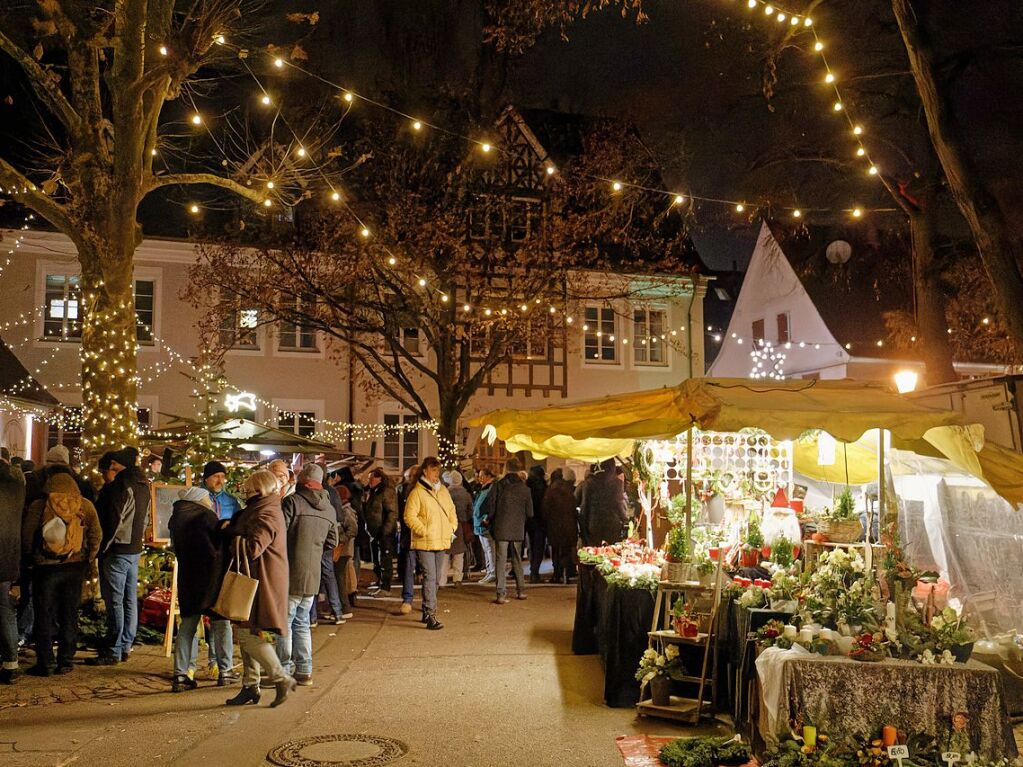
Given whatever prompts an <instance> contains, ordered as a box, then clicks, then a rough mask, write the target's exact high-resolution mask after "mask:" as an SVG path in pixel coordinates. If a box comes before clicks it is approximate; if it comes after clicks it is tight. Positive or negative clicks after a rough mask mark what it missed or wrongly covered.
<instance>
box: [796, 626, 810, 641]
mask: <svg viewBox="0 0 1023 767" xmlns="http://www.w3.org/2000/svg"><path fill="white" fill-rule="evenodd" d="M799 641H800V642H812V641H813V629H812V628H810V627H809V626H804V627H803V628H801V629H799Z"/></svg>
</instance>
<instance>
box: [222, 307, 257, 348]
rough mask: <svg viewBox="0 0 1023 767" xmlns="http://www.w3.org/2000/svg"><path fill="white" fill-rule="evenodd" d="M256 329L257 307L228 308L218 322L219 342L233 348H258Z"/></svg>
mask: <svg viewBox="0 0 1023 767" xmlns="http://www.w3.org/2000/svg"><path fill="white" fill-rule="evenodd" d="M258 329H259V310H258V309H248V308H240V307H236V308H233V309H228V310H227V311H226V312H225V314H224V319H223V321H222V322H221V323H220V344H221V346H225V347H227V348H233V349H258V348H259V337H258V335H257V333H258Z"/></svg>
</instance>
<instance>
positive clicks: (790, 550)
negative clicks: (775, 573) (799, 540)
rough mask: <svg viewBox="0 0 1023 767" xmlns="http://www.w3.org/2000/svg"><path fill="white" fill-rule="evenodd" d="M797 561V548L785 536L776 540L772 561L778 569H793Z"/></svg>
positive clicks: (773, 545) (772, 551)
mask: <svg viewBox="0 0 1023 767" xmlns="http://www.w3.org/2000/svg"><path fill="white" fill-rule="evenodd" d="M795 560H796V546H795V544H794V543H792V541H790V540H789V539H788V538H786V537H785V536H784V535H782V536H780V537H778V538H775V539H774V543H773V544H772V545H771V561H772V562H774V563H775V564H776V565H778V567H785V568H787V567H791V566H792V563H793V562H795Z"/></svg>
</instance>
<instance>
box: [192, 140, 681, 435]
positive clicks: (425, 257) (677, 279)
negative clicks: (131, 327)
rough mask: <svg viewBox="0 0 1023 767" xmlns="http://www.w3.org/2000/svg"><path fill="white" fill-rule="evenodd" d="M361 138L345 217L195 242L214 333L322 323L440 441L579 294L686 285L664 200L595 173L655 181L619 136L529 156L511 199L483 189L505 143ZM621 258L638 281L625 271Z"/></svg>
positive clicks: (553, 337) (500, 164)
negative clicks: (366, 158) (532, 187)
mask: <svg viewBox="0 0 1023 767" xmlns="http://www.w3.org/2000/svg"><path fill="white" fill-rule="evenodd" d="M406 139H408V137H406ZM362 142H363V145H362V146H360V147H359V149H358V152H357V153H359V154H371V155H372V157H373V160H372V161H371V162H367V163H366V164H365V165H363V166H362V167H360V168H359V169H358V170H357V171H356V172H355V173H353V181H354V183H353V185H352V188H353V189H356V190H358V191H359V195H360V196H359V198H358V199H357V200H353V201H352V202H351V206H352V208H351V211H350V212H349V213H347V214H346V213H339V214H337V215H330V216H324V217H322V218H320V219H319V220H318V222H317V224H316V225H315V226H314V227H312V229H311V231H307V232H305V233H304V234H303V235H302V236H300V237H296V238H293V239H290V240H289V241H287V242H277V243H273V244H271V245H268V246H265V247H261V248H243V247H240V246H238V245H236V244H224V245H217V246H209V247H203V248H202V249H201V257H200V260H199V263H198V264H197V266H196V267H195V269H194V271H193V274H192V277H193V279H191V280H190V285H191V286H192V287H191V288H190V289H189V291H188V294H187V295H186V298H188V299H189V300H191V301H193V302H194V303H197V304H199V305H200V306H202V307H203V308H204V310H205V311H203V312H200V314H203V315H204V316H206V317H207V318H208V319H207V322H209V323H217V324H219V323H222V322H223V318H224V317H225V316H226V317H228V318H229V319H228V323H227V325H226V327H227V328H228V329H230V328H231V326H232V321H231V319H230V318H231V316H232V313H234V312H236V311H237V310H238V309H239V308H244V309H253V310H257V311H258V313H259V317H260V321H262V322H268V323H275V324H276V323H289V324H291V325H296V326H299V327H301V328H304V329H306V330H310V331H319V332H321V333H323V334H325V335H326V336H327V337H329V338H332V339H334V340H335V341H337V342H338V343H339V344H340V345H343V346H344V347H346V348H349V349H350V350H351V352H352V354H353V355H354V357H355V359H356V360H357V362H358V366H359V368H360V370H361V371H362V372H363V374H364V375H366V376H367V377H368V378H369V379H370V380H371V381H372V382H373V385H374V386H375V387H377V388H378V389H379V390H380V391H382V392H383V393H385V394H386V395H387V396H388V397H389V398H391V399H393V400H394V401H396V402H399V403H401V404H402V405H404V406H405V407H406V408H408V409H409V411H410V412H412V413H414V414H416V415H418V416H419V417H420V418H422V419H425V420H436V421H437V422H438V434H439V436H440V437H441V438H442V440H454V438H455V431H456V425H457V422H458V419H459V417H460V415H461V414H462V412H463V411H464V410H465V408H466V406H467V405H468V404H469V402H470V400H471V398H472V397H473V395H474V394H475V393H476V392H477V391H478V390H479V389H480V387H481V386H482V385H483V384H484V382H485V381H486V380H487V377H488V375H490V374H491V373H492V372H493V371H494V370H495V369H496V368H497V367H498V366H499V365H502V364H506V363H507V362H508V361H509V360H510V359H512V360H515V361H517V362H520V363H522V364H529V363H530V361H531V360H530V359H529V358H530V357H532V358H533V360H542V359H546V358H547V355H549V354H552V353H553V349H554V348H555V346H556V345H560V344H563V343H564V340H563V338H564V335H565V334H566V331H567V329H568V326H569V325H571V324H572V323H575V324H576V327H578V326H579V325H581V324H582V323H583V321H584V320H583V319H582V315H580V314H579V313H578V309H579V306H580V304H581V302H582V301H584V300H585V301H588V302H593V301H599V302H604V303H606V304H607V305H609V306H612V305H619V304H620V303H621V301H623V300H626V299H629V300H632V301H643V300H646V299H647V298H648V299H649V300H650V301H656V300H662V301H663V300H665V298H666V297H670V296H671V295H674V294H677V293H679V292H681V291H683V290H685V289H687V288H688V287H689V286H688V285H687V284H686V282H687V281H686V280H684V279H681V278H682V277H684V276H685V275H686V274H688V273H689V272H690V270H691V266H692V263H693V259H692V251H691V245H690V243H689V240H688V238H687V236H686V234H685V227H684V225H683V221H682V212H681V210H680V209H679V207H678V206H676V205H675V204H674V200H673V198H670V197H667V196H665V195H663V194H661V195H652V194H650V193H648V192H644V191H642V190H639V189H634V188H631V187H626V188H622V189H621V190H619V191H617V192H616V191H615V190H614V188H613V186H612V184H611V183H603V182H599V181H594V178H593V177H594V176H598V177H606V176H607V174H608V173H609V172H610V169H612V168H614V169H615V171H616V172H621V171H622V169H623V168H624V169H625V170H626V171H627V172H628V173H629V174H630V175H629V178H630V179H632V180H634V181H636V182H638V183H639V184H642V185H647V186H651V187H656V186H657V183H656V178H655V176H656V168H655V167H654V166H653V164H652V162H651V161H650V158H649V156H648V154H646V153H645V152H644V151H643V147H642V143H641V142H640V141H639V139H638V137H637V136H636V135H635V134H634V133H633V132H631V131H628V130H626V129H622V128H621V127H615V126H608V125H603V126H601V127H598V128H595V129H593V130H591V131H588V132H586V133H585V135H583V136H582V142H583V154H582V155H581V156H580V157H578V158H577V159H575V160H565V161H563V162H562V163H561V164H560V165H559V166H557V167H555V166H554V164H553V162H552V161H551V160H550V158H545V157H544V156H543V155H542V154H540V153H534V154H533V156H532V157H531V158H529V159H528V161H529V162H530V163H531V164H532V165H531V167H530V168H529V170H528V171H527V173H526V175H527V176H528V178H529V179H532V180H533V181H535V182H536V183H537V184H538V185H539V188H540V189H541V190H542V192H541V195H540V196H539V197H537V198H536V199H535V205H530V206H528V207H527V208H526V209H522V208H520V207H517V206H521V205H523V204H524V203H523V201H522V199H516V198H515V193H514V192H513V193H511V194H501V193H500V192H506V191H507V190H506V188H502V187H496V188H495V186H494V184H493V181H494V179H495V178H496V179H504V180H505V182H507V179H508V177H509V173H510V171H509V170H508V169H509V168H510V167H511V166H512V165H515V164H516V162H517V160H516V157H521V155H516V157H512V156H510V155H512V154H513V153H512V152H511V150H508V151H507V153H505V152H504V151H501V152H499V151H498V149H496V148H495V149H492V150H491V152H490V153H485V152H482V151H481V150H480V149H479V148H478V147H477V148H475V150H467V149H466V145H465V142H463V141H461V140H459V139H452V138H450V137H447V136H444V135H436V134H434V135H431V136H429V137H420V139H419V140H418V141H412V140H405V139H403V140H400V141H396V140H395V138H394V134H393V132H389V131H388V130H386V129H371V130H370V131H369V132H368V134H367V135H366V136H365V137H363V139H362ZM467 151H468V152H469V154H467ZM529 151H530V152H533V151H534V150H532V149H530V150H529ZM516 167H520V168H521V167H522V166H521V165H517V166H516ZM548 168H549V169H550V172H548ZM644 181H645V182H647V183H646V184H643V182H644ZM636 270H640V271H642V272H643V274H644V276H642V277H640V278H636V277H634V276H627V275H624V273H625V272H629V271H636ZM665 275H667V276H665ZM218 307H219V308H220V309H221V311H218ZM630 321H631V318H630ZM666 330H670V329H666ZM658 341H659V342H663V341H662V339H658ZM443 445H444V442H443V441H442V446H443Z"/></svg>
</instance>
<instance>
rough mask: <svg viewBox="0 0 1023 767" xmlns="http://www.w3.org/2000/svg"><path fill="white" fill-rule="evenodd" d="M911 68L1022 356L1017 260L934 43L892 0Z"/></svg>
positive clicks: (914, 12) (1021, 285) (906, 1)
mask: <svg viewBox="0 0 1023 767" xmlns="http://www.w3.org/2000/svg"><path fill="white" fill-rule="evenodd" d="M892 10H893V11H894V12H895V18H896V20H897V21H898V24H899V30H900V32H901V33H902V40H903V42H904V43H905V46H906V53H907V54H908V56H909V63H910V68H911V70H912V72H913V78H914V79H915V80H916V86H917V91H918V92H919V94H920V100H921V102H922V103H923V107H924V114H925V115H926V117H927V128H928V132H929V133H930V135H931V142H932V143H933V144H934V149H935V152H936V153H937V155H938V159H939V160H940V161H941V165H942V167H943V168H944V170H945V176H946V178H947V179H948V184H949V188H950V189H951V191H952V195H953V197H954V198H955V201H956V204H957V205H958V206H959V209H960V210H962V212H963V216H964V217H965V218H966V221H967V223H968V224H969V226H970V231H971V232H973V238H974V241H975V242H976V244H977V250H978V251H979V253H980V257H981V260H982V261H983V263H984V267H985V269H986V270H987V272H988V275H989V276H990V278H991V283H992V288H993V290H994V298H995V303H996V305H997V306H998V311H999V314H1000V315H1001V318H1002V320H1003V321H1004V322H1005V326H1006V328H1007V329H1008V331H1009V335H1010V337H1011V338H1012V340H1013V343H1014V345H1015V347H1016V352H1017V355H1019V353H1020V351H1021V350H1023V312H1021V311H1020V310H1019V307H1021V306H1023V273H1021V271H1020V254H1019V253H1017V252H1016V250H1017V248H1016V246H1015V244H1014V242H1013V240H1012V237H1011V233H1010V231H1009V226H1008V223H1007V222H1006V220H1005V217H1004V215H1003V214H1002V211H1001V210H1000V209H999V207H998V202H997V201H996V200H995V199H994V198H993V197H992V196H991V194H990V193H989V192H988V191H987V189H986V188H985V187H984V184H983V183H982V181H981V179H980V176H979V174H978V172H977V170H976V168H975V167H974V165H973V162H972V160H971V159H970V157H969V154H968V153H967V151H966V147H965V145H964V140H963V137H962V136H961V135H960V132H959V130H958V126H957V125H956V124H955V118H954V116H953V111H952V105H951V103H950V101H949V97H948V95H947V93H945V92H944V91H943V90H942V89H941V86H940V84H939V83H938V81H937V72H936V69H937V67H936V61H937V56H936V52H935V48H934V44H933V42H932V41H931V40H930V37H929V35H928V32H927V30H926V29H925V28H924V24H923V21H922V19H921V18H920V16H921V15H922V14H923V11H922V10H918V9H917V8H915V7H914V3H913V0H892Z"/></svg>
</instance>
